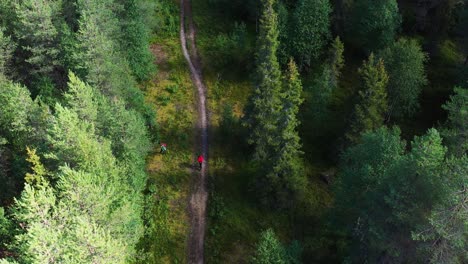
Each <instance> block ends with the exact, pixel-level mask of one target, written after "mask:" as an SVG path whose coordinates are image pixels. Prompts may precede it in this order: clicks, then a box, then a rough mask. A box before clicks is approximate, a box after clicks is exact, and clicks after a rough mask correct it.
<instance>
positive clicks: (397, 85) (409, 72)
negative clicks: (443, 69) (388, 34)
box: [380, 38, 428, 118]
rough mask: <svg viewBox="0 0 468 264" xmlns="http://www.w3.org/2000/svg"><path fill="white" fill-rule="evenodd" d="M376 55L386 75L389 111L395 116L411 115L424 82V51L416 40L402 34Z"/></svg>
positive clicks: (415, 107) (426, 58)
mask: <svg viewBox="0 0 468 264" xmlns="http://www.w3.org/2000/svg"><path fill="white" fill-rule="evenodd" d="M380 57H381V58H382V59H383V61H384V64H385V69H386V70H387V72H388V75H389V82H388V87H387V91H388V104H389V114H390V115H391V116H392V117H397V118H403V117H405V116H411V115H412V114H414V113H415V111H416V110H417V109H418V107H419V95H420V94H421V91H422V88H423V86H424V85H426V84H427V77H426V72H425V69H424V66H425V65H424V64H425V63H426V62H427V60H428V57H427V55H426V54H425V53H424V52H423V51H422V48H421V45H419V43H418V42H417V41H416V40H414V39H404V38H403V39H400V40H398V41H397V42H394V43H393V44H392V45H390V46H389V47H387V48H386V49H384V50H383V51H382V52H381V53H380Z"/></svg>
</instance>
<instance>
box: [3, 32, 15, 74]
mask: <svg viewBox="0 0 468 264" xmlns="http://www.w3.org/2000/svg"><path fill="white" fill-rule="evenodd" d="M4 32H5V30H4V28H2V27H0V75H6V74H7V73H8V70H9V69H8V64H9V63H10V60H11V57H12V54H13V51H14V49H15V45H14V43H13V41H12V40H11V38H10V37H9V36H7V35H6V34H5V33H4ZM0 78H1V77H0Z"/></svg>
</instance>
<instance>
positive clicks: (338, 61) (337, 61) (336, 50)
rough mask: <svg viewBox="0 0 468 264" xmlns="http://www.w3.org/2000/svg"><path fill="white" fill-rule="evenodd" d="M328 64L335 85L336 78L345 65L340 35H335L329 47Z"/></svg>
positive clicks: (336, 83)
mask: <svg viewBox="0 0 468 264" xmlns="http://www.w3.org/2000/svg"><path fill="white" fill-rule="evenodd" d="M329 53H330V55H329V56H330V65H331V69H332V72H333V77H334V82H335V86H337V85H338V79H339V78H340V76H341V71H342V70H343V67H344V66H345V60H344V44H343V42H342V41H341V39H340V37H336V38H335V39H334V40H333V42H332V45H331V48H330V51H329Z"/></svg>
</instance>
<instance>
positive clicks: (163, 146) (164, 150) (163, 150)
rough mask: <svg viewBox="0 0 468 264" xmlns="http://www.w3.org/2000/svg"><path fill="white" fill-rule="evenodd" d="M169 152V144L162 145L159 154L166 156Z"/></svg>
mask: <svg viewBox="0 0 468 264" xmlns="http://www.w3.org/2000/svg"><path fill="white" fill-rule="evenodd" d="M166 151H167V144H166V143H161V151H160V152H159V153H161V154H164V153H166Z"/></svg>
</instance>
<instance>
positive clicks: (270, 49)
mask: <svg viewBox="0 0 468 264" xmlns="http://www.w3.org/2000/svg"><path fill="white" fill-rule="evenodd" d="M274 2H275V1H274V0H265V1H263V12H262V16H261V19H260V30H259V36H258V43H257V53H256V74H255V76H256V77H255V89H254V93H253V95H252V97H251V99H250V105H249V109H248V111H247V118H246V119H247V120H246V121H247V126H248V127H249V128H250V130H251V135H250V137H249V143H251V144H254V146H255V151H254V157H255V159H256V160H258V161H262V162H263V163H268V162H267V160H268V159H269V155H270V154H272V153H275V152H276V151H277V150H278V146H279V145H278V144H279V140H278V136H279V135H278V133H277V129H278V120H279V117H280V112H281V109H282V104H281V103H282V102H281V72H280V69H279V63H278V59H277V57H276V52H277V48H278V40H277V38H278V28H277V15H276V12H275V10H274V8H273V4H274Z"/></svg>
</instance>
